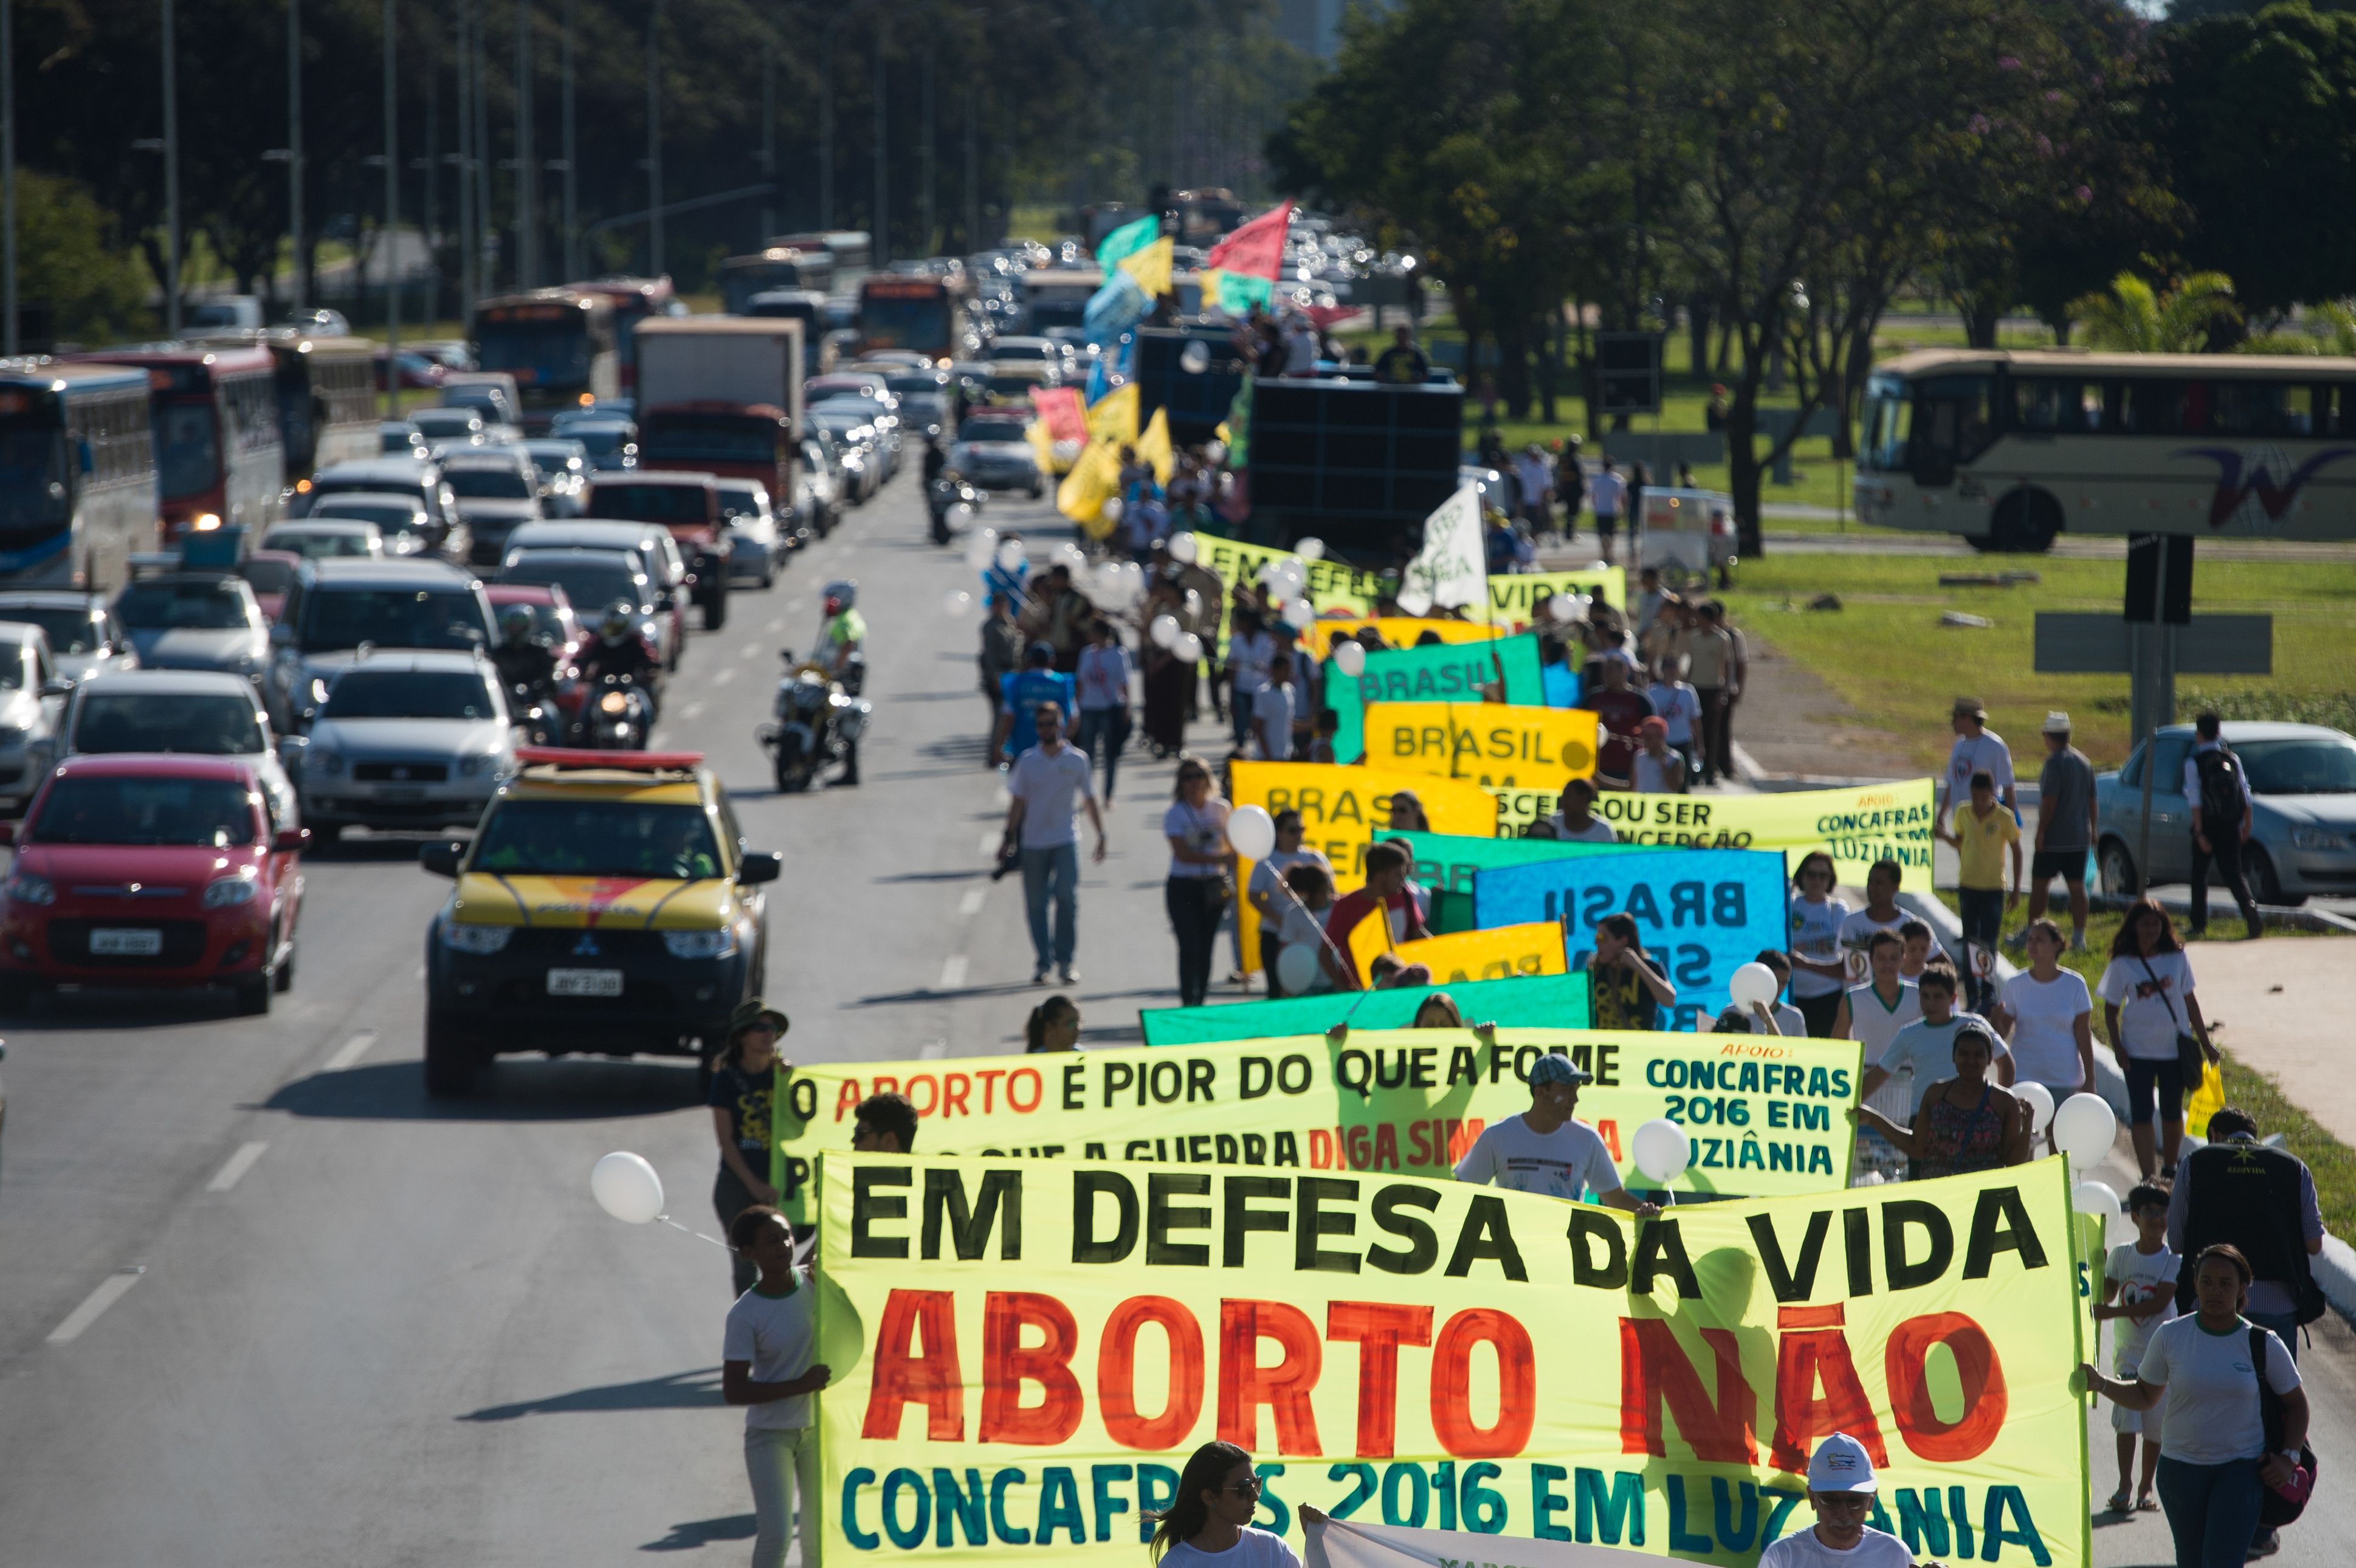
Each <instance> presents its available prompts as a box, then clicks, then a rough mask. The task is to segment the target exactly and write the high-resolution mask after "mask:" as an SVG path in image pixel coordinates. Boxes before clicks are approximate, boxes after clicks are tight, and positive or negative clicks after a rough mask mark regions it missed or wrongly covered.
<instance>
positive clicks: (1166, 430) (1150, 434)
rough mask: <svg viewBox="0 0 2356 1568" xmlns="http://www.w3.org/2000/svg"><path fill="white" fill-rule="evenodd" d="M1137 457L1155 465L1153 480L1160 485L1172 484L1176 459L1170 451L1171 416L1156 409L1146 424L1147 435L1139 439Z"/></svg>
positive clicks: (1164, 411)
mask: <svg viewBox="0 0 2356 1568" xmlns="http://www.w3.org/2000/svg"><path fill="white" fill-rule="evenodd" d="M1137 455H1138V457H1139V458H1140V459H1141V461H1143V462H1146V463H1150V464H1152V465H1153V479H1154V483H1156V484H1158V485H1167V484H1169V483H1170V470H1171V468H1172V467H1173V465H1174V459H1173V454H1172V453H1171V451H1170V415H1169V412H1168V411H1166V410H1163V409H1156V410H1154V411H1153V418H1152V419H1151V420H1150V421H1147V422H1146V426H1145V433H1144V434H1143V435H1141V436H1139V437H1138V438H1137Z"/></svg>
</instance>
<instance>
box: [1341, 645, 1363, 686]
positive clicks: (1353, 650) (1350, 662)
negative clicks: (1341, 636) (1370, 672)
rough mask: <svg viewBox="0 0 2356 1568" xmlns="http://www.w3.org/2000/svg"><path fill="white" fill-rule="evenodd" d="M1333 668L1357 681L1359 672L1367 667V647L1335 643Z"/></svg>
mask: <svg viewBox="0 0 2356 1568" xmlns="http://www.w3.org/2000/svg"><path fill="white" fill-rule="evenodd" d="M1333 667H1334V668H1335V669H1338V670H1340V671H1341V672H1342V673H1343V674H1344V675H1346V676H1348V677H1351V678H1352V679H1354V680H1355V679H1356V678H1357V677H1358V674H1359V672H1361V671H1362V670H1364V669H1365V667H1366V650H1365V645H1363V644H1360V643H1335V644H1334V645H1333Z"/></svg>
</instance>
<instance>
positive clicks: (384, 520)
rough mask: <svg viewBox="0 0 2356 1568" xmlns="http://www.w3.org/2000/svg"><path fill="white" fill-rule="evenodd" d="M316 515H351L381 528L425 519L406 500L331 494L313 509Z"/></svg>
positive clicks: (405, 526) (406, 524) (411, 526)
mask: <svg viewBox="0 0 2356 1568" xmlns="http://www.w3.org/2000/svg"><path fill="white" fill-rule="evenodd" d="M311 515H312V516H313V517H351V518H354V519H356V520H357V521H359V522H363V523H374V524H375V525H376V526H377V527H378V528H414V527H416V526H417V525H418V524H419V523H421V522H423V520H424V519H423V518H422V517H419V516H418V512H417V507H415V506H414V505H413V504H412V503H409V502H406V501H348V500H343V499H340V498H337V497H335V496H330V497H329V498H327V500H325V501H322V502H320V503H319V504H318V505H317V506H316V507H313V508H312V509H311Z"/></svg>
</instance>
